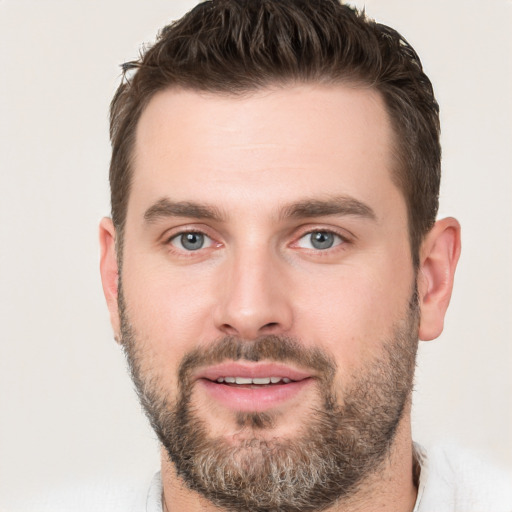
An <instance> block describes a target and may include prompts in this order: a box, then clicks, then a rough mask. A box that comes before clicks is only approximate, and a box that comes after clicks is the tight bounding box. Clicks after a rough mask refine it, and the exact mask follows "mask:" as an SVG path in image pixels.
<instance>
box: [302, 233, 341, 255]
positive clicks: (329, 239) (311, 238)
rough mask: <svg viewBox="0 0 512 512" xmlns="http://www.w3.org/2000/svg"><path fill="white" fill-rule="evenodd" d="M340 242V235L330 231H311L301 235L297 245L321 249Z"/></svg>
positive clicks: (304, 247)
mask: <svg viewBox="0 0 512 512" xmlns="http://www.w3.org/2000/svg"><path fill="white" fill-rule="evenodd" d="M342 242H343V239H342V238H341V236H339V235H337V234H336V233H333V232H331V231H311V232H309V233H306V234H305V235H304V236H302V237H301V238H300V239H299V241H298V242H297V245H298V246H299V247H302V248H303V249H315V250H317V251H322V250H326V249H330V248H331V247H335V246H337V245H340V244H341V243H342Z"/></svg>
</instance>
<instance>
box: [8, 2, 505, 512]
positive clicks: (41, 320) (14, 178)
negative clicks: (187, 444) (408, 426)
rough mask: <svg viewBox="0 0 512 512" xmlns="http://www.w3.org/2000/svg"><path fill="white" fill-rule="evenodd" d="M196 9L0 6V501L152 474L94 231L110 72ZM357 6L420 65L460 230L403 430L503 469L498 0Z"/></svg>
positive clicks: (101, 195)
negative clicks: (400, 39)
mask: <svg viewBox="0 0 512 512" xmlns="http://www.w3.org/2000/svg"><path fill="white" fill-rule="evenodd" d="M194 4H195V2H193V1H170V0H167V1H161V0H154V1H142V0H123V1H121V0H106V1H102V2H99V1H91V0H66V1H64V0H62V1H58V0H32V1H24V0H0V58H1V65H0V244H1V247H0V322H1V323H0V336H1V339H0V505H1V504H2V499H3V500H6V502H7V501H8V500H9V497H10V496H12V495H14V494H19V493H21V494H22V495H26V496H27V495H30V493H33V492H36V491H37V490H38V489H41V488H45V487H48V486H53V485H66V482H72V481H79V480H80V479H86V478H89V477H91V476H102V475H116V476H117V477H119V478H121V479H123V478H127V479H132V478H133V479H136V478H139V476H140V477H141V476H142V475H144V476H147V475H148V474H151V473H152V472H153V471H155V470H156V469H157V468H158V464H159V461H158V446H157V442H156V441H155V435H154V434H153V433H152V431H151V430H150V428H149V426H148V425H147V422H146V420H145V418H144V417H143V415H142V414H141V411H140V407H139V405H138V403H137V400H136V398H135V394H134V392H133V390H132V385H131V382H130V380H129V378H128V376H127V373H126V368H125V362H124V357H123V354H122V352H121V350H120V349H119V347H118V346H117V345H116V343H115V342H114V341H113V337H112V332H111V328H110V325H109V320H108V315H107V310H106V306H105V304H104V299H103V295H102V291H101V286H100V279H99V273H98V254H99V252H98V243H97V238H98V237H97V232H98V229H97V226H98V221H99V219H100V218H101V217H102V216H104V215H108V213H109V194H108V180H107V173H108V164H109V142H108V123H107V111H108V105H109V102H110V99H111V97H112V95H113V93H114V90H115V88H116V86H117V84H118V81H119V78H120V68H119V64H120V63H122V62H124V61H127V60H131V59H133V58H135V57H136V55H137V54H138V51H139V49H140V45H141V43H142V42H151V41H153V40H154V37H155V34H156V32H157V30H158V29H159V28H161V27H162V26H163V25H165V24H167V23H168V22H170V21H171V20H173V19H176V18H178V17H180V16H181V15H182V14H183V13H184V12H185V11H186V10H188V9H190V8H191V7H192V6H193V5H194ZM356 4H357V5H358V6H359V7H363V6H364V5H366V10H367V13H368V14H369V15H370V16H371V17H373V18H376V19H377V20H379V21H381V22H383V23H386V24H389V25H391V26H393V27H394V28H396V29H398V30H399V31H400V32H401V33H402V34H403V35H404V36H405V37H406V39H408V40H409V42H410V43H411V44H412V45H413V46H414V47H415V49H416V50H417V51H418V53H419V54H420V56H421V57H422V60H423V64H424V67H425V68H426V71H427V74H428V75H429V76H430V78H431V79H432V81H433V83H434V86H435V89H436V92H437V97H438V100H439V103H440V106H441V118H442V126H443V134H442V142H443V151H444V157H443V170H444V171H443V172H444V174H443V183H442V194H441V210H440V216H445V215H453V216H455V217H457V218H458V219H459V220H460V222H461V224H462V227H463V237H462V238H463V253H462V258H461V261H460V265H459V269H458V272H457V276H456V286H455V290H454V294H453V298H452V304H451V307H450V309H449V312H448V316H447V319H446V327H445V331H444V333H443V335H442V336H441V337H440V338H439V339H438V340H436V341H433V342H429V343H422V345H421V349H420V357H419V363H418V372H417V379H416V391H415V395H414V416H413V429H414V437H415V438H416V439H417V440H419V441H421V442H422V443H424V444H427V445H428V444H430V443H432V442H445V441H449V442H456V443H458V444H461V445H465V446H470V447H472V448H474V449H476V450H480V451H483V452H486V453H487V454H488V455H489V456H490V457H491V458H492V459H494V460H495V461H496V462H497V463H500V464H506V465H512V372H511V364H512V340H511V334H510V333H511V331H512V271H511V262H512V200H511V198H512V121H511V119H512V30H511V27H512V2H511V1H509V0H486V1H484V2H482V1H476V0H449V1H447V0H429V1H428V2H426V1H424V0H422V1H420V0H367V1H366V2H363V1H357V2H356ZM12 510H14V509H12Z"/></svg>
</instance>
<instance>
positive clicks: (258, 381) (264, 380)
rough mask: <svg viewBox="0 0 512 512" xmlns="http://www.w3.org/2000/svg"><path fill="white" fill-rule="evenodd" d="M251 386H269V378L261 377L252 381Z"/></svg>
mask: <svg viewBox="0 0 512 512" xmlns="http://www.w3.org/2000/svg"><path fill="white" fill-rule="evenodd" d="M252 383H253V384H270V377H262V378H260V379H252Z"/></svg>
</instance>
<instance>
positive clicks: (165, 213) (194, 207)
mask: <svg viewBox="0 0 512 512" xmlns="http://www.w3.org/2000/svg"><path fill="white" fill-rule="evenodd" d="M168 217H190V218H194V219H208V220H215V221H221V220H222V219H223V218H224V216H223V215H222V214H221V212H220V210H219V209H218V208H215V207H214V206H209V205H204V204H199V203H194V202H193V201H178V202H174V201H171V200H170V199H168V198H166V197H164V198H162V199H160V200H159V201H158V202H156V203H155V204H154V205H152V206H150V207H149V208H148V209H147V210H146V211H145V213H144V220H145V221H146V223H148V224H152V223H154V222H156V221H158V220H160V219H165V218H168Z"/></svg>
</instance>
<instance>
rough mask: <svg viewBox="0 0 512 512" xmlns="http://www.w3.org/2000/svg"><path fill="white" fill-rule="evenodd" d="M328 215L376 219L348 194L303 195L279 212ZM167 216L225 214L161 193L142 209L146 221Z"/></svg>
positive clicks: (297, 216) (216, 218)
mask: <svg viewBox="0 0 512 512" xmlns="http://www.w3.org/2000/svg"><path fill="white" fill-rule="evenodd" d="M329 215H351V216H356V217H362V218H366V219H371V220H376V218H377V217H376V215H375V212H374V211H373V209H372V208H371V207H370V206H368V205H367V204H365V203H363V202H361V201H359V200H357V199H355V198H353V197H349V196H338V197H332V198H328V199H325V200H320V199H305V200H303V201H299V202H296V203H292V204H289V205H286V206H285V207H284V208H283V209H282V210H281V212H280V215H279V217H280V218H281V219H287V218H295V219H300V218H312V217H323V216H329ZM169 217H188V218H194V219H206V220H214V221H217V222H222V221H223V220H224V219H225V216H224V215H223V214H222V213H221V211H220V210H219V209H218V208H216V207H215V206H211V205H205V204H200V203H195V202H193V201H177V202H175V201H171V200H170V199H169V198H167V197H164V198H162V199H160V200H159V201H157V202H156V203H155V204H153V205H152V206H150V207H149V208H148V209H147V210H146V211H145V213H144V220H145V222H146V223H148V224H152V223H154V222H157V221H158V220H160V219H165V218H169Z"/></svg>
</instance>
